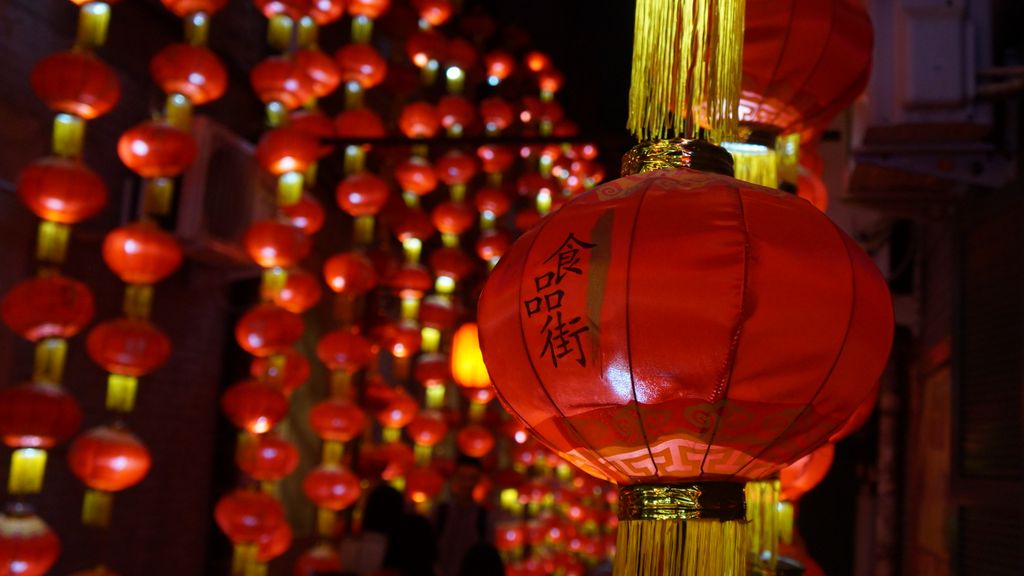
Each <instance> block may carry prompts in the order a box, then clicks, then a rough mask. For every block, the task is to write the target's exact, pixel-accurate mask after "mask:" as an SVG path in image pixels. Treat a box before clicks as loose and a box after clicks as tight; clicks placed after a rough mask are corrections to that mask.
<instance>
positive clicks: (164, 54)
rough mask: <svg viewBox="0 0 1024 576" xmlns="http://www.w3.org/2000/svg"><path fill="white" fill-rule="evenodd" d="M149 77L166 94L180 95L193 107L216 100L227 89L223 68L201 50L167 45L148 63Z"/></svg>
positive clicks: (210, 54) (188, 45) (206, 52)
mask: <svg viewBox="0 0 1024 576" xmlns="http://www.w3.org/2000/svg"><path fill="white" fill-rule="evenodd" d="M149 73H150V75H151V76H152V77H153V81H154V82H156V84H157V85H158V86H160V89H161V90H163V91H164V92H165V93H166V94H181V95H182V96H185V97H186V98H188V99H189V100H190V101H191V102H192V104H193V105H195V106H200V105H202V104H206V103H208V102H213V101H214V100H217V99H218V98H220V97H221V96H223V95H224V91H225V90H226V89H227V86H228V74H227V71H226V70H225V69H224V64H222V63H221V61H220V58H219V57H218V56H217V55H216V54H214V53H213V52H211V51H210V50H209V49H208V48H206V47H204V46H193V45H191V44H168V45H167V46H165V47H163V48H162V49H161V50H160V51H159V52H157V53H156V55H155V56H153V58H152V59H150V61H149Z"/></svg>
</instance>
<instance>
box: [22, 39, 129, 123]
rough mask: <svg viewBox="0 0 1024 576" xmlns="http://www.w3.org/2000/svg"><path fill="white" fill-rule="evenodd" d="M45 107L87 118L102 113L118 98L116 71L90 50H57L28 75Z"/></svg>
mask: <svg viewBox="0 0 1024 576" xmlns="http://www.w3.org/2000/svg"><path fill="white" fill-rule="evenodd" d="M29 82H30V83H31V84H32V90H33V91H34V92H35V93H36V96H38V97H39V99H40V100H42V101H43V103H45V104H46V106H47V107H48V108H50V109H51V110H53V111H55V112H63V113H65V114H73V115H75V116H78V117H80V118H84V119H86V120H92V119H94V118H98V117H100V116H103V115H104V114H106V113H107V112H109V111H110V109H111V108H113V107H114V105H115V104H117V101H118V100H119V99H120V98H121V83H120V82H119V81H118V79H117V74H116V73H115V72H114V70H113V69H111V68H110V66H108V65H107V64H105V63H104V62H103V61H102V60H100V59H99V58H96V57H95V56H93V55H92V54H90V53H89V52H76V51H69V52H58V53H56V54H51V55H49V56H47V57H46V58H43V59H42V60H40V61H39V62H38V63H37V64H36V65H35V66H34V67H33V68H32V75H31V76H30V77H29Z"/></svg>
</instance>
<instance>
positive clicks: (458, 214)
mask: <svg viewBox="0 0 1024 576" xmlns="http://www.w3.org/2000/svg"><path fill="white" fill-rule="evenodd" d="M431 219H432V221H433V223H434V227H435V228H437V230H438V231H439V232H441V233H442V234H448V235H451V236H459V235H460V234H462V233H464V232H466V231H467V230H469V229H470V228H472V227H473V223H474V221H475V220H476V212H474V211H473V209H472V208H470V207H469V205H468V204H466V203H465V202H451V201H448V202H442V203H440V204H438V205H437V206H435V207H434V211H433V212H432V213H431Z"/></svg>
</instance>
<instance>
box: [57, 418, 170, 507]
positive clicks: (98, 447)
mask: <svg viewBox="0 0 1024 576" xmlns="http://www.w3.org/2000/svg"><path fill="white" fill-rule="evenodd" d="M150 462H151V460H150V456H149V450H147V449H146V446H145V445H144V444H143V443H142V441H141V440H139V438H138V437H137V436H135V435H134V434H132V433H131V432H129V431H127V430H125V429H124V428H121V427H111V426H100V427H98V428H93V429H92V430H89V431H87V432H84V433H82V435H81V436H79V437H78V438H76V439H75V441H74V442H72V443H71V447H70V448H69V449H68V467H69V468H71V471H72V472H73V473H74V474H75V476H77V477H78V479H79V480H81V481H82V482H83V483H84V484H85V485H86V486H88V487H89V488H92V489H93V490H97V491H103V492H119V491H121V490H124V489H126V488H130V487H132V486H134V485H136V484H138V483H139V482H141V481H142V479H143V478H145V477H146V474H147V473H148V472H149V466H150Z"/></svg>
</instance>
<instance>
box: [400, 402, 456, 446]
mask: <svg viewBox="0 0 1024 576" xmlns="http://www.w3.org/2000/svg"><path fill="white" fill-rule="evenodd" d="M405 431H406V432H407V433H408V434H409V438H411V439H412V441H413V442H414V443H416V444H420V445H422V446H436V445H437V444H439V443H440V442H441V441H442V440H444V437H445V435H446V434H447V433H448V422H447V421H446V420H445V417H444V414H442V413H441V412H440V411H439V410H421V411H420V412H419V413H418V414H416V417H415V418H413V419H412V420H411V421H410V422H409V425H408V426H406V428H405Z"/></svg>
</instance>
